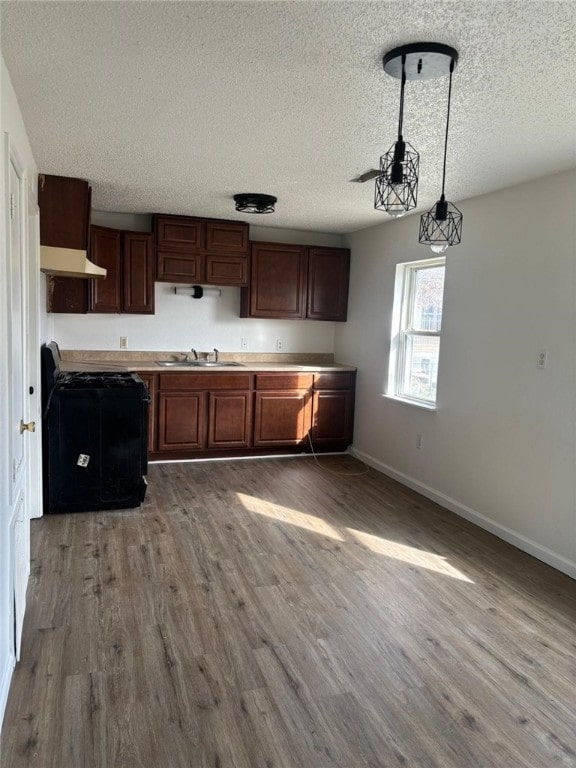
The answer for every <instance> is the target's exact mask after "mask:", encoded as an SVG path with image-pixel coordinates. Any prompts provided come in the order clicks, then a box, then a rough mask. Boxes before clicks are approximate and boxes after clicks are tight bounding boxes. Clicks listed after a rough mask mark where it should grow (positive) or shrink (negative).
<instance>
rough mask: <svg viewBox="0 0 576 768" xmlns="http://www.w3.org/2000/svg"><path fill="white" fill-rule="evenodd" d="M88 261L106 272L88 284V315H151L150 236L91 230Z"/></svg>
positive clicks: (152, 310) (152, 285) (106, 228)
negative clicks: (99, 313)
mask: <svg viewBox="0 0 576 768" xmlns="http://www.w3.org/2000/svg"><path fill="white" fill-rule="evenodd" d="M90 258H91V260H92V261H93V262H94V263H95V264H97V265H98V266H99V267H105V268H106V270H107V275H106V277H105V278H104V279H103V280H91V281H90V283H91V285H90V311H91V312H114V313H126V314H128V313H129V314H154V279H153V270H152V268H153V264H152V235H150V234H148V233H146V232H122V231H120V230H118V229H110V228H108V227H91V231H90Z"/></svg>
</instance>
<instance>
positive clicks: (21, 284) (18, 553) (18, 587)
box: [5, 138, 39, 659]
mask: <svg viewBox="0 0 576 768" xmlns="http://www.w3.org/2000/svg"><path fill="white" fill-rule="evenodd" d="M5 151H6V155H7V156H8V157H7V159H8V162H7V164H6V167H7V171H8V179H7V182H8V183H7V191H8V194H7V203H8V206H9V221H10V232H9V242H8V244H7V245H8V248H7V256H8V264H7V267H8V288H9V303H10V315H9V334H8V341H9V360H10V378H9V381H8V390H9V391H8V403H9V405H8V409H9V410H8V412H9V418H10V442H9V452H10V453H9V461H10V483H9V505H10V514H9V521H10V522H9V542H10V563H11V566H12V567H11V571H12V573H11V582H12V594H13V600H12V601H11V610H12V611H13V616H12V621H11V622H10V626H11V627H13V635H14V636H13V641H14V653H15V656H16V659H19V657H20V640H21V635H22V623H23V620H24V609H25V605H26V582H27V578H28V536H29V523H28V517H29V515H28V506H29V504H28V499H27V489H28V487H29V483H30V477H29V473H30V464H29V456H30V441H31V440H37V439H38V438H39V435H37V434H34V429H35V423H34V421H29V420H28V418H29V413H28V411H29V408H30V405H29V395H28V391H27V382H28V338H27V330H28V328H27V312H26V296H27V284H26V276H27V268H26V253H27V249H26V224H27V216H26V208H27V199H28V195H27V192H26V179H25V178H24V174H23V170H22V166H21V165H20V163H19V162H18V159H17V157H16V155H15V153H14V150H13V149H12V148H11V147H10V142H9V139H8V138H6V150H5Z"/></svg>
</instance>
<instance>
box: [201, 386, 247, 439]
mask: <svg viewBox="0 0 576 768" xmlns="http://www.w3.org/2000/svg"><path fill="white" fill-rule="evenodd" d="M251 402H252V400H251V393H250V392H225V391H224V392H210V399H209V426H208V448H249V447H250V424H251V416H252V409H251Z"/></svg>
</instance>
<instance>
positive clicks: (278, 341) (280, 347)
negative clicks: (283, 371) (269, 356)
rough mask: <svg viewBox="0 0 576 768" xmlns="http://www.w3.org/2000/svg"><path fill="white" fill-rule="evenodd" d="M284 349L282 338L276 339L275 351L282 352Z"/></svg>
mask: <svg viewBox="0 0 576 768" xmlns="http://www.w3.org/2000/svg"><path fill="white" fill-rule="evenodd" d="M283 350H284V342H283V341H282V339H276V352H282V351H283Z"/></svg>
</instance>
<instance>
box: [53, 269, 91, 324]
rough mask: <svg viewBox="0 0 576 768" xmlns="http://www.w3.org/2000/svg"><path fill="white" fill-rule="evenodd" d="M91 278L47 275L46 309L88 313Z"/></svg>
mask: <svg viewBox="0 0 576 768" xmlns="http://www.w3.org/2000/svg"><path fill="white" fill-rule="evenodd" d="M90 282H91V281H90V280H84V279H83V278H80V277H57V276H56V275H46V311H47V312H68V313H75V314H86V312H87V311H88V299H89V294H90V291H89V288H90Z"/></svg>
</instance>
